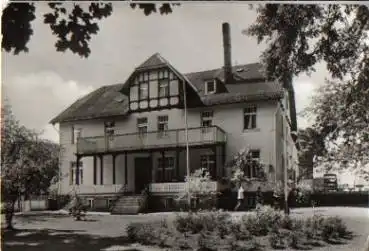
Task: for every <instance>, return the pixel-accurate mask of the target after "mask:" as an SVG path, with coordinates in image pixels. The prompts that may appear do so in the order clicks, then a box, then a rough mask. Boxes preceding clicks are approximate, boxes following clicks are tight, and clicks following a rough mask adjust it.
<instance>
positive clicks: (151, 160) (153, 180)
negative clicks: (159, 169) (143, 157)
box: [150, 151, 155, 183]
mask: <svg viewBox="0 0 369 251" xmlns="http://www.w3.org/2000/svg"><path fill="white" fill-rule="evenodd" d="M150 163H151V167H150V168H151V170H150V171H151V182H152V183H155V166H154V156H153V151H150Z"/></svg>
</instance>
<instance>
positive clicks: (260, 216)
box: [242, 206, 283, 236]
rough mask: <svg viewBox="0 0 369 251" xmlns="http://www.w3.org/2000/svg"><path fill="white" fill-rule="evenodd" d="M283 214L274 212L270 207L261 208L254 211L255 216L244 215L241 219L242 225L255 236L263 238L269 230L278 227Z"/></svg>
mask: <svg viewBox="0 0 369 251" xmlns="http://www.w3.org/2000/svg"><path fill="white" fill-rule="evenodd" d="M282 219H283V214H282V213H281V212H279V211H276V210H274V209H273V208H272V207H270V206H262V207H258V208H257V209H256V215H245V216H243V217H242V224H244V225H245V226H246V229H247V230H248V231H249V232H250V233H251V234H252V235H256V236H265V235H267V234H268V232H270V231H271V229H273V228H275V227H276V226H279V224H280V222H281V220H282Z"/></svg>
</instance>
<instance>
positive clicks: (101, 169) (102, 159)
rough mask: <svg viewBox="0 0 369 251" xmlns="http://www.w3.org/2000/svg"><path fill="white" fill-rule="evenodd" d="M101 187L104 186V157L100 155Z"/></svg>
mask: <svg viewBox="0 0 369 251" xmlns="http://www.w3.org/2000/svg"><path fill="white" fill-rule="evenodd" d="M99 157H100V185H103V184H104V155H100V156H99Z"/></svg>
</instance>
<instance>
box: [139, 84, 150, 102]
mask: <svg viewBox="0 0 369 251" xmlns="http://www.w3.org/2000/svg"><path fill="white" fill-rule="evenodd" d="M138 97H139V100H144V99H147V98H148V97H149V85H148V83H147V82H143V83H140V88H139V93H138Z"/></svg>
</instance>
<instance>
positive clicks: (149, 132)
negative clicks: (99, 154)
mask: <svg viewBox="0 0 369 251" xmlns="http://www.w3.org/2000/svg"><path fill="white" fill-rule="evenodd" d="M114 128H115V129H118V128H119V127H114ZM114 128H113V129H114ZM203 128H217V129H219V130H220V131H221V132H223V133H226V132H225V131H224V130H223V129H222V128H220V127H219V126H217V125H213V126H208V127H202V126H199V127H190V128H188V130H198V129H203ZM184 130H185V129H184V128H180V129H168V130H165V132H175V131H184ZM160 132H161V131H158V130H156V131H147V132H145V134H151V133H160ZM138 134H140V133H139V132H131V133H121V134H114V135H113V136H114V137H116V136H131V135H138ZM105 137H106V136H105V135H100V136H90V137H81V138H82V139H95V138H105Z"/></svg>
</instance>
